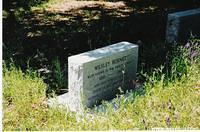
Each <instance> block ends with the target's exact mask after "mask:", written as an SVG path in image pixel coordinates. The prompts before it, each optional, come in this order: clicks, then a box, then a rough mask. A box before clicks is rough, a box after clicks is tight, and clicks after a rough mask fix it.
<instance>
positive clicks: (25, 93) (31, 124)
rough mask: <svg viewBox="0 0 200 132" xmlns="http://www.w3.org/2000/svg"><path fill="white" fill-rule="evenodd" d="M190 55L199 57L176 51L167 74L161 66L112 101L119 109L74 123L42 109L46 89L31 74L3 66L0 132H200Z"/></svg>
mask: <svg viewBox="0 0 200 132" xmlns="http://www.w3.org/2000/svg"><path fill="white" fill-rule="evenodd" d="M192 44H195V43H192ZM196 46H197V47H198V46H199V42H198V41H197V44H196ZM180 49H181V50H180ZM192 50H195V51H197V52H198V54H199V53H200V52H199V48H194V46H191V45H189V47H188V46H186V48H179V50H178V51H179V52H176V55H175V56H172V58H171V61H170V62H171V65H170V66H169V67H168V70H169V71H168V72H167V73H166V72H164V70H165V67H163V66H161V68H158V69H155V70H154V71H153V72H152V74H144V75H145V77H146V82H145V83H144V85H142V86H141V87H140V88H138V89H137V90H136V91H134V92H131V93H130V94H129V96H128V97H125V96H124V95H119V96H118V98H116V99H114V102H115V105H116V106H117V107H118V109H113V108H112V106H111V104H109V103H106V102H104V106H105V107H106V111H105V112H98V111H95V112H94V114H93V115H88V114H84V115H82V116H81V117H79V118H77V116H78V115H76V114H75V113H72V112H69V111H65V110H64V109H58V108H49V107H48V106H47V105H46V104H45V103H44V101H45V100H46V95H45V90H46V84H45V83H43V81H42V79H41V78H40V77H38V75H37V74H36V73H35V72H32V71H29V72H27V73H23V72H22V71H21V70H20V69H17V68H15V67H14V66H9V67H10V68H8V66H4V68H3V130H108V129H109V130H116V129H117V130H122V129H126V130H127V129H135V128H139V129H152V128H157V127H164V128H192V129H199V128H200V124H199V123H200V117H199V114H200V96H199V95H200V70H199V69H200V58H199V56H197V55H196V57H193V56H191V54H190V53H191V52H192ZM180 56H182V58H180ZM188 57H189V58H188ZM177 58H179V59H177ZM183 67H184V68H183Z"/></svg>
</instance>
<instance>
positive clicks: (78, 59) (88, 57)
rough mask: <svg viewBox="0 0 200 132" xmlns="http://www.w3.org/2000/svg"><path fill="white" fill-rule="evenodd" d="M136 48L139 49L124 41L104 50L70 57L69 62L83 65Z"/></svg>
mask: <svg viewBox="0 0 200 132" xmlns="http://www.w3.org/2000/svg"><path fill="white" fill-rule="evenodd" d="M136 47H138V46H137V45H135V44H132V43H129V42H125V41H124V42H120V43H116V44H113V45H109V46H106V47H103V48H99V49H96V50H92V51H88V52H84V53H81V54H78V55H74V56H70V57H68V61H70V63H75V64H82V63H86V62H89V61H94V60H96V59H100V58H104V57H107V56H109V55H112V54H115V53H119V52H123V51H126V50H129V49H132V48H136Z"/></svg>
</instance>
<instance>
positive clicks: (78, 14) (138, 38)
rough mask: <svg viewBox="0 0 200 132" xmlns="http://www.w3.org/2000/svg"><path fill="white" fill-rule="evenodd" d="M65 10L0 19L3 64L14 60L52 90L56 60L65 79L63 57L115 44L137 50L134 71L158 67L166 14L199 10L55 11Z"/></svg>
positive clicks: (130, 5) (102, 6)
mask: <svg viewBox="0 0 200 132" xmlns="http://www.w3.org/2000/svg"><path fill="white" fill-rule="evenodd" d="M85 2H86V1H85ZM65 4H66V5H67V3H61V4H60V5H57V6H55V7H51V6H50V7H47V8H36V9H34V10H32V11H22V12H21V14H20V13H19V15H18V16H17V17H16V19H15V20H12V19H9V17H7V18H4V19H3V42H4V46H3V50H4V54H3V58H4V60H7V61H8V60H9V59H10V58H13V60H14V61H15V62H16V64H17V65H19V66H20V67H22V68H23V69H26V68H27V66H29V68H32V69H36V70H39V71H41V72H42V73H41V74H42V75H44V78H46V79H45V81H46V82H47V83H48V84H50V85H51V88H52V87H58V89H60V88H59V86H57V85H56V84H54V82H56V81H55V74H54V72H53V69H54V67H55V66H53V65H52V61H53V60H55V58H57V57H58V59H59V60H60V63H61V67H62V69H63V74H64V76H67V71H66V66H67V58H68V56H71V55H75V54H78V53H82V52H85V51H88V50H93V49H96V48H99V47H103V46H107V45H110V44H113V43H116V42H120V41H129V42H132V43H136V44H138V45H139V46H140V47H139V48H140V55H139V69H141V68H144V69H146V70H148V69H151V68H153V67H156V66H159V65H160V64H163V63H164V62H165V58H166V54H167V52H168V50H169V49H168V45H166V44H165V42H164V41H165V27H166V21H167V14H168V13H169V12H175V11H180V10H186V9H192V8H195V7H198V6H199V5H200V4H199V2H198V1H197V2H196V1H193V2H190V3H182V4H177V3H176V2H175V3H170V2H169V1H164V3H159V2H157V1H153V2H152V1H150V2H146V1H142V0H141V1H124V2H121V3H117V4H116V3H114V4H113V5H112V2H110V3H98V2H97V3H90V4H88V3H87V2H86V4H85V5H84V4H83V5H82V6H77V7H76V8H66V10H65V8H64V7H60V6H61V5H62V6H65ZM109 4H111V5H109ZM106 5H107V6H106ZM27 63H28V64H27ZM46 71H50V72H46ZM51 71H52V72H51ZM52 89H53V88H52Z"/></svg>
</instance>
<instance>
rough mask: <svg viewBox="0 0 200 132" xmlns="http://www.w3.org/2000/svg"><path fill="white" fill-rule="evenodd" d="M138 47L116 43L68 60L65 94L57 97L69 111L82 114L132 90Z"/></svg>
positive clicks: (127, 43) (126, 43) (125, 43)
mask: <svg viewBox="0 0 200 132" xmlns="http://www.w3.org/2000/svg"><path fill="white" fill-rule="evenodd" d="M137 61H138V46H137V45H135V44H131V43H129V42H120V43H117V44H113V45H110V46H106V47H103V48H100V49H96V50H93V51H89V52H85V53H82V54H78V55H74V56H71V57H69V58H68V84H69V86H68V88H69V92H68V93H67V94H64V95H61V96H60V97H58V99H57V101H58V103H60V104H64V105H67V106H68V107H69V108H70V110H71V111H83V110H84V108H86V107H87V108H91V107H93V106H94V105H98V104H100V102H101V101H102V100H110V99H113V98H114V97H115V96H116V95H117V94H119V93H120V91H126V90H130V89H133V88H134V84H133V80H134V79H135V78H136V71H137Z"/></svg>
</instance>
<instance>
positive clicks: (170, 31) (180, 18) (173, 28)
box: [166, 8, 200, 43]
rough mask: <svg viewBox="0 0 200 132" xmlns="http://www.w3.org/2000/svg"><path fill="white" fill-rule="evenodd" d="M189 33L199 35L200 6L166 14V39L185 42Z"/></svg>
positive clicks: (169, 41)
mask: <svg viewBox="0 0 200 132" xmlns="http://www.w3.org/2000/svg"><path fill="white" fill-rule="evenodd" d="M191 33H192V34H193V35H196V36H197V37H199V36H200V8H198V9H193V10H187V11H181V12H175V13H171V14H169V15H168V21H167V29H166V41H167V42H168V43H174V42H186V41H187V40H188V39H189V37H190V35H191Z"/></svg>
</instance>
